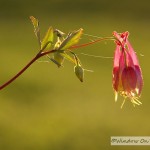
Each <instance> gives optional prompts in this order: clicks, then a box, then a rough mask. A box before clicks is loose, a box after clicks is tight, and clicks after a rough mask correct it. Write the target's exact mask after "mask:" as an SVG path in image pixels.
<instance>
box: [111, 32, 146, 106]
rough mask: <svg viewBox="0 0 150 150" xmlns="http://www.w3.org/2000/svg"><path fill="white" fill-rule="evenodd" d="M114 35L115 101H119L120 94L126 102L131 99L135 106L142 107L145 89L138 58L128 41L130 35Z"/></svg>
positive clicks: (126, 33) (125, 33) (114, 33)
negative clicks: (140, 99) (142, 96)
mask: <svg viewBox="0 0 150 150" xmlns="http://www.w3.org/2000/svg"><path fill="white" fill-rule="evenodd" d="M113 35H114V36H115V38H116V50H115V55H114V67H113V88H114V90H115V101H117V98H118V93H120V95H122V96H123V97H124V102H125V100H126V98H129V99H130V100H131V102H132V103H133V105H134V106H135V104H137V105H140V104H142V103H141V102H140V101H139V100H138V99H139V97H140V95H141V91H142V87H143V79H142V72H141V68H140V65H139V63H138V59H137V56H136V54H135V52H134V50H133V48H132V46H131V44H130V42H129V41H128V35H129V33H128V32H124V33H121V34H118V33H117V32H113ZM124 102H123V104H124ZM123 104H122V106H123ZM122 106H121V107H122Z"/></svg>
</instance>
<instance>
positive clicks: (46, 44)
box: [41, 27, 54, 50]
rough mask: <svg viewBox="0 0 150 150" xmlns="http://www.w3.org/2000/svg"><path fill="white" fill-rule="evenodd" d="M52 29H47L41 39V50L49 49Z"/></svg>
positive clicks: (51, 40)
mask: <svg viewBox="0 0 150 150" xmlns="http://www.w3.org/2000/svg"><path fill="white" fill-rule="evenodd" d="M53 38H54V34H53V28H52V27H49V29H48V31H47V32H46V34H45V37H44V38H43V40H42V42H41V50H45V49H49V48H50V47H51V45H52V43H53Z"/></svg>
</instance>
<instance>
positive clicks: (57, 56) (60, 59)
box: [53, 52, 64, 67]
mask: <svg viewBox="0 0 150 150" xmlns="http://www.w3.org/2000/svg"><path fill="white" fill-rule="evenodd" d="M61 54H62V53H60V52H55V53H54V57H53V59H54V60H55V61H56V62H57V66H58V67H60V66H62V65H63V62H64V56H62V55H61Z"/></svg>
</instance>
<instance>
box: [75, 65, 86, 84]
mask: <svg viewBox="0 0 150 150" xmlns="http://www.w3.org/2000/svg"><path fill="white" fill-rule="evenodd" d="M74 72H75V74H76V76H77V77H78V79H79V80H80V81H81V82H83V78H84V69H83V68H82V67H81V66H80V65H76V66H75V67H74Z"/></svg>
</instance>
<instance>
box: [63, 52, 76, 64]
mask: <svg viewBox="0 0 150 150" xmlns="http://www.w3.org/2000/svg"><path fill="white" fill-rule="evenodd" d="M61 55H62V56H64V57H65V59H67V60H69V61H71V62H72V63H74V64H76V61H75V60H74V58H72V57H71V56H70V55H68V54H66V53H61Z"/></svg>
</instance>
